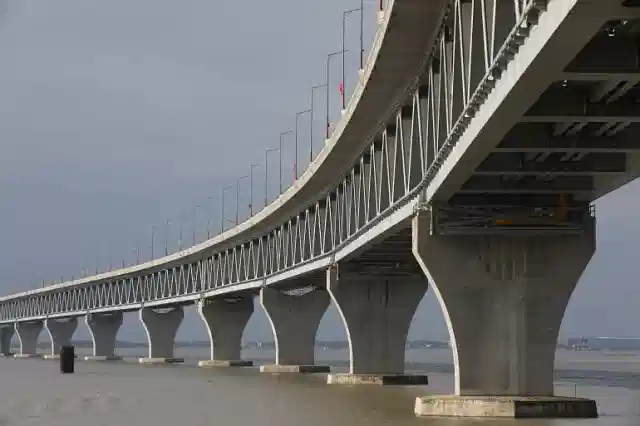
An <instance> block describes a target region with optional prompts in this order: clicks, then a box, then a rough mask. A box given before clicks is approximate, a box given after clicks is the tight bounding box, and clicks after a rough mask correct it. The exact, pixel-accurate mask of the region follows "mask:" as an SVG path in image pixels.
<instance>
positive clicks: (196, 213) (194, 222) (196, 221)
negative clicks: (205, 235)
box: [193, 205, 200, 246]
mask: <svg viewBox="0 0 640 426" xmlns="http://www.w3.org/2000/svg"><path fill="white" fill-rule="evenodd" d="M199 208H200V206H199V205H197V206H195V207H194V208H193V245H194V246H195V245H196V239H197V235H196V233H197V227H198V209H199Z"/></svg>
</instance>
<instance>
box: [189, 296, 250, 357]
mask: <svg viewBox="0 0 640 426" xmlns="http://www.w3.org/2000/svg"><path fill="white" fill-rule="evenodd" d="M253 310H254V304H253V296H252V295H249V296H247V297H244V298H238V299H230V300H225V299H208V300H207V299H204V300H201V301H199V302H198V314H199V315H200V318H201V319H202V321H203V322H204V325H205V327H206V329H207V334H208V335H209V342H210V345H211V348H210V356H211V358H210V359H211V360H216V359H217V360H223V361H224V360H239V359H242V356H241V354H240V353H241V351H242V334H243V333H244V329H245V327H246V326H247V323H248V322H249V319H250V318H251V315H253Z"/></svg>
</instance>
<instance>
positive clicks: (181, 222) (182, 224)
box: [178, 213, 184, 250]
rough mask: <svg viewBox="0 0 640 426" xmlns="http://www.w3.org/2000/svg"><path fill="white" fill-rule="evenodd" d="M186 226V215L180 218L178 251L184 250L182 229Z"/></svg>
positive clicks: (181, 215)
mask: <svg viewBox="0 0 640 426" xmlns="http://www.w3.org/2000/svg"><path fill="white" fill-rule="evenodd" d="M183 226H184V215H183V214H182V213H180V215H179V216H178V250H182V228H183Z"/></svg>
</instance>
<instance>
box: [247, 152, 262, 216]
mask: <svg viewBox="0 0 640 426" xmlns="http://www.w3.org/2000/svg"><path fill="white" fill-rule="evenodd" d="M255 167H260V164H252V165H251V168H250V169H249V216H253V169H254V168H255Z"/></svg>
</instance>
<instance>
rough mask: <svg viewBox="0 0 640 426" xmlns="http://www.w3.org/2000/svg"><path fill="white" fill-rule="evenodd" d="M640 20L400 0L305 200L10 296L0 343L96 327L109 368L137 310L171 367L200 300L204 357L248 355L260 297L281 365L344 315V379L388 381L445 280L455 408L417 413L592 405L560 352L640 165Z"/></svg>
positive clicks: (25, 346) (610, 6) (614, 9)
mask: <svg viewBox="0 0 640 426" xmlns="http://www.w3.org/2000/svg"><path fill="white" fill-rule="evenodd" d="M639 21H640V11H639V10H638V9H637V8H636V7H634V5H633V4H631V3H628V4H627V3H626V2H625V3H623V2H621V1H619V0H611V1H590V0H430V1H424V0H393V1H389V2H388V3H387V4H386V7H385V9H384V10H383V11H382V12H381V14H380V21H379V27H378V31H377V34H376V37H375V40H374V44H373V47H372V50H371V52H370V56H369V59H368V61H367V63H366V66H365V69H364V70H363V72H362V75H361V76H360V80H359V82H358V85H357V87H356V88H355V90H354V93H353V95H352V97H351V100H350V102H349V104H348V106H347V109H346V110H345V111H344V113H343V116H342V119H341V121H340V122H339V123H338V124H337V126H336V128H335V130H334V132H333V134H332V135H331V137H330V138H329V139H327V140H326V141H325V146H324V148H323V150H322V151H321V153H320V154H319V155H318V157H317V158H316V160H315V161H314V162H313V163H312V164H311V165H310V167H309V168H308V169H307V171H306V172H305V173H304V174H303V175H302V176H301V177H300V179H298V180H297V181H296V182H295V183H294V185H293V186H292V187H291V188H289V189H288V190H287V191H285V192H284V193H283V194H282V195H281V196H280V197H279V198H278V199H277V200H275V201H274V202H273V203H272V204H271V205H269V206H268V207H266V208H264V209H263V210H262V211H261V212H259V213H258V214H256V215H254V216H253V217H251V218H249V219H248V220H247V221H245V222H243V223H241V224H239V225H238V226H236V227H234V228H232V229H230V230H228V231H226V232H224V233H222V234H221V235H219V236H217V237H216V238H213V239H211V240H208V241H206V242H204V243H201V244H198V245H196V246H193V247H190V248H188V249H186V250H183V251H181V252H178V253H174V254H172V255H170V256H165V257H163V258H160V259H155V260H153V261H151V262H147V263H143V264H139V265H135V266H132V267H129V268H124V269H120V270H116V271H112V272H109V273H104V274H100V275H96V276H92V277H86V278H82V279H79V280H75V281H72V282H66V283H62V284H59V285H53V286H49V287H45V288H42V289H37V290H31V291H27V292H23V293H19V294H14V295H10V296H6V297H2V298H0V325H1V326H2V328H1V329H0V330H1V337H2V338H1V339H0V340H1V342H2V350H3V351H4V352H5V353H7V352H8V351H9V341H10V339H11V337H12V335H13V334H14V331H15V332H17V334H18V337H19V340H20V346H21V348H20V350H21V352H22V353H23V354H24V355H27V354H34V353H35V342H36V339H37V336H38V334H39V333H40V331H41V329H42V328H43V326H44V327H45V328H46V329H47V330H48V332H49V335H50V337H51V341H52V353H53V354H55V353H56V352H57V350H58V348H59V347H60V346H61V345H64V344H65V343H68V342H69V340H70V338H71V335H72V334H73V331H74V330H75V327H76V324H77V318H78V317H84V318H85V319H86V322H87V325H88V326H89V328H90V330H91V333H92V336H93V340H94V355H95V356H102V357H112V356H114V344H115V335H116V333H117V330H118V328H119V326H120V324H121V322H122V312H127V311H137V312H139V316H140V320H141V322H142V324H143V325H144V327H145V330H146V332H147V336H148V338H149V359H160V358H162V359H171V358H173V342H174V337H175V332H176V330H177V327H178V326H179V324H180V321H181V320H182V315H183V314H182V309H183V306H184V305H189V304H197V305H198V310H199V312H200V315H201V317H202V318H203V320H204V322H205V324H206V325H207V329H208V332H209V336H210V339H211V345H212V348H211V360H210V361H211V362H212V363H216V362H230V363H233V362H239V360H240V340H241V337H242V331H243V330H244V327H245V325H246V323H247V321H248V320H249V318H250V316H251V314H252V312H253V310H254V304H253V297H254V296H256V295H259V300H260V305H261V307H262V308H263V309H264V310H265V312H266V313H267V317H268V318H269V320H270V322H271V325H272V328H273V332H274V337H275V341H276V352H277V355H276V365H277V366H281V367H283V368H284V367H286V368H293V366H308V365H312V364H313V363H314V359H313V343H314V339H315V334H316V331H317V328H318V325H319V322H320V320H321V318H322V315H323V314H324V312H325V310H326V308H327V306H328V305H329V304H330V303H333V304H335V306H336V307H337V308H338V311H339V312H340V315H341V317H342V320H343V322H344V325H345V328H346V330H347V336H348V338H349V346H350V372H349V373H350V374H349V375H346V376H345V375H332V376H330V379H329V381H330V382H344V381H351V382H353V381H356V380H359V379H357V378H358V377H360V378H362V377H363V376H366V377H369V378H370V377H374V376H375V377H377V378H378V379H376V380H379V381H383V382H384V381H385V380H387V379H386V378H388V377H390V376H393V377H398V375H399V374H401V373H403V372H404V350H405V343H406V335H407V332H408V329H409V325H410V323H411V320H412V317H413V314H414V313H415V310H416V308H417V306H418V304H419V302H420V300H421V299H422V297H423V296H424V294H425V292H426V291H427V283H430V284H431V288H432V290H433V291H434V292H435V294H436V295H437V297H438V299H439V302H440V305H441V307H442V309H443V312H444V314H445V319H446V321H447V325H448V328H449V333H450V338H451V344H452V349H453V354H454V364H455V396H454V397H450V398H449V399H445V400H442V401H439V403H438V404H433V403H432V402H433V401H431V402H429V401H427V402H424V401H423V402H421V401H420V400H419V401H418V403H417V404H416V410H417V411H419V412H421V413H425V414H443V411H442V410H445V411H446V410H450V409H452V408H450V407H454V406H455V407H459V406H460V404H458V403H459V402H460V401H461V400H462V401H463V403H464V404H462V405H463V406H464V407H467V405H465V404H466V403H467V402H469V401H470V402H469V407H471V408H464V409H462V408H456V410H462V411H459V412H458V414H461V415H477V414H478V413H477V412H475V411H473V410H474V408H473V407H474V406H477V404H476V403H477V402H478V400H480V401H483V402H482V403H483V404H484V403H487V402H486V400H484V399H482V398H484V397H485V396H492V397H495V398H493V399H491V401H494V402H493V403H495V404H497V403H498V402H500V401H502V400H501V397H503V396H507V395H511V396H513V395H516V396H518V397H522V398H528V397H542V396H544V397H548V398H547V399H545V401H547V402H548V404H547V406H558V404H569V405H571V404H573V405H572V406H573V407H576V408H575V409H573V411H571V410H569V411H571V413H573V414H575V415H578V414H580V413H582V414H584V413H587V414H593V413H594V412H595V411H594V410H595V406H594V405H593V404H591V402H589V401H584V400H576V401H573V402H571V401H561V402H558V400H557V399H554V398H551V397H552V396H553V362H554V351H555V346H556V340H557V335H558V331H559V327H560V323H561V321H562V317H563V315H564V310H565V308H566V306H567V304H568V301H569V298H570V296H571V294H572V292H573V289H574V288H575V285H576V284H577V281H578V279H579V278H580V276H581V274H582V271H583V270H584V268H585V267H586V265H587V264H588V262H589V261H590V259H591V257H592V255H593V252H594V250H595V238H594V229H595V214H594V211H593V208H592V206H591V203H592V202H593V201H594V200H596V199H597V198H599V197H601V196H603V195H605V194H607V193H609V192H611V191H613V190H615V189H617V188H619V187H620V186H622V185H624V184H626V183H627V182H629V181H631V180H633V179H635V177H636V176H637V174H638V170H639V168H640V157H639V155H638V151H639V150H640V138H639V137H638V134H637V129H638V128H639V127H638V125H637V123H638V122H639V121H640V120H639V119H638V117H640V114H638V107H637V94H636V93H637V86H638V82H639V81H640V69H639V68H640V60H639V59H638V53H637V52H638V41H637V40H638V31H639V29H640V24H639V23H638V22H639ZM34 336H35V337H34ZM296 368H298V369H300V367H296ZM354 377H356V378H355V379H354ZM495 401H498V402H495ZM505 401H506V402H504V404H512V405H510V407H511V406H513V404H516V403H514V402H513V401H514V398H511V399H508V400H507V399H505ZM449 403H451V404H452V405H451V406H449V405H447V404H449ZM493 403H492V404H493ZM500 403H502V402H500ZM456 404H458V405H456ZM474 404H476V405H474ZM554 404H555V405H554ZM434 407H435V408H434ZM438 407H440V408H438ZM442 407H449V408H446V409H445V408H442ZM501 407H502V406H501ZM514 407H515V406H514ZM501 409H502V408H499V409H496V411H495V413H498V412H502V411H500V410H501ZM509 409H510V408H509ZM509 409H507V411H508V410H509ZM465 410H466V411H465ZM454 411H455V410H454ZM492 412H493V411H492ZM510 412H511V411H510ZM516 412H517V407H516V408H513V410H512V414H514V413H516ZM565 412H566V410H565ZM447 413H448V411H447V412H444V414H447ZM495 413H494V414H495ZM449 414H450V413H449ZM514 415H515V414H514Z"/></svg>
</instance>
